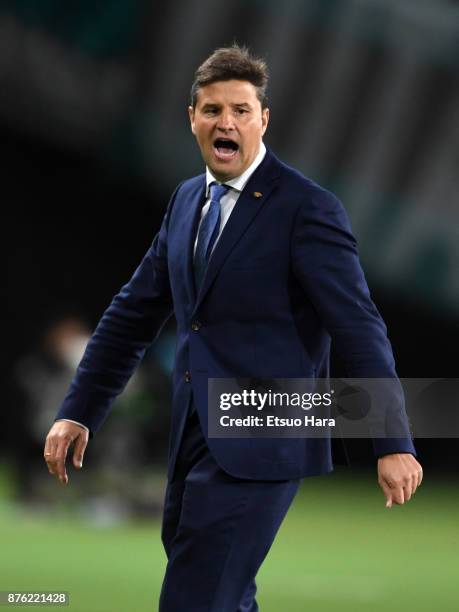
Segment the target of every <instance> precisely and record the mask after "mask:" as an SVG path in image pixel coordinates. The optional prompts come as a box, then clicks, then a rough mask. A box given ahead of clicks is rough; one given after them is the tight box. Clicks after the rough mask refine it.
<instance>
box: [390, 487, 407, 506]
mask: <svg viewBox="0 0 459 612" xmlns="http://www.w3.org/2000/svg"><path fill="white" fill-rule="evenodd" d="M392 501H393V502H394V503H396V504H398V505H403V504H404V503H405V494H404V491H403V487H401V486H396V487H394V488H393V489H392Z"/></svg>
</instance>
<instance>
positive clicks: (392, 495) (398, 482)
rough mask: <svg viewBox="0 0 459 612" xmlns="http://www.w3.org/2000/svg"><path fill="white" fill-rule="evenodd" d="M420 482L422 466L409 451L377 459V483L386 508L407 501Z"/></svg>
mask: <svg viewBox="0 0 459 612" xmlns="http://www.w3.org/2000/svg"><path fill="white" fill-rule="evenodd" d="M421 482H422V467H421V465H420V464H419V463H418V462H417V461H416V459H415V458H414V456H413V455H412V454H411V453H392V454H390V455H384V456H383V457H380V458H379V459H378V483H379V486H380V487H381V489H382V490H383V492H384V495H385V496H386V508H391V507H392V504H393V503H395V504H400V505H401V504H404V503H405V502H407V501H408V500H409V499H410V498H411V496H412V495H414V492H415V491H416V489H417V488H418V486H419V485H420V484H421Z"/></svg>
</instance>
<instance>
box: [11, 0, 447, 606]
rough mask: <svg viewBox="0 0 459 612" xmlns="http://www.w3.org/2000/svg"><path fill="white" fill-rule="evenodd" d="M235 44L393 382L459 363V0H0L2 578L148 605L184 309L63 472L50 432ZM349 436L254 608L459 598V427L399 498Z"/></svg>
mask: <svg viewBox="0 0 459 612" xmlns="http://www.w3.org/2000/svg"><path fill="white" fill-rule="evenodd" d="M233 41H237V42H239V43H240V44H247V45H248V46H249V47H250V48H251V49H252V51H254V52H256V53H259V54H261V55H264V56H265V57H266V59H267V60H268V63H269V66H270V72H271V87H270V92H269V94H270V107H271V123H270V126H269V130H268V132H267V137H266V139H265V140H266V142H267V144H268V145H269V146H271V147H272V148H273V150H274V151H275V152H276V154H278V156H279V157H281V158H282V159H284V160H285V161H286V162H287V163H290V164H292V165H294V166H296V167H297V168H298V169H300V170H301V171H302V172H303V173H304V174H306V175H307V176H309V177H311V178H313V179H314V180H316V181H318V182H319V183H321V184H323V185H324V186H326V187H327V188H329V189H331V190H332V191H334V192H335V193H336V194H337V195H338V196H339V197H340V199H341V200H342V201H343V203H344V205H345V206H346V208H347V210H348V212H349V215H350V217H351V221H352V225H353V228H354V232H355V234H356V236H357V238H358V242H359V247H360V254H361V259H362V263H363V266H364V268H365V271H366V274H367V278H368V281H369V284H370V287H371V289H372V294H373V297H374V300H375V302H376V303H377V305H378V307H379V309H380V311H381V313H382V315H383V317H384V319H385V320H386V323H387V325H388V329H389V336H390V339H391V341H392V344H393V348H394V352H395V356H396V361H397V366H398V373H399V375H400V376H402V377H418V378H420V377H457V373H458V365H457V363H458V360H457V355H458V348H457V347H458V341H459V306H458V305H459V196H458V193H459V78H458V67H459V44H458V43H459V4H458V2H455V1H447V0H436V1H435V0H405V1H404V2H400V1H396V0H326V1H324V0H322V1H320V0H284V1H283V2H279V1H275V0H263V1H261V0H233V2H230V3H229V2H224V1H223V0H212V1H211V0H201V1H199V2H198V1H197V0H175V1H173V2H170V3H168V4H165V3H156V2H140V1H139V2H133V1H132V0H99V1H98V2H97V3H94V2H89V1H88V0H80V2H78V3H69V2H65V3H62V2H59V1H58V0H40V2H35V1H32V0H21V1H19V0H16V1H14V0H3V2H2V3H1V4H0V158H1V191H0V193H1V194H2V204H3V210H4V222H3V227H4V229H5V230H6V231H4V232H3V236H4V238H3V241H4V243H5V247H6V248H5V255H6V260H7V267H6V279H5V283H4V285H3V291H4V294H5V295H4V300H3V302H4V304H5V305H6V309H5V317H4V321H5V324H4V332H3V338H4V349H3V351H2V354H1V359H2V364H1V365H2V372H3V374H4V378H5V382H4V387H3V388H4V389H5V390H6V393H5V397H4V404H3V410H2V417H1V418H2V421H1V427H0V443H1V450H0V457H1V461H2V462H1V470H0V590H7V589H16V590H17V589H22V590H37V589H40V590H52V589H53V590H59V589H62V590H67V591H70V593H71V605H70V608H69V609H70V610H72V611H74V612H77V611H78V612H98V611H100V612H102V611H110V612H118V611H119V612H121V611H125V610H133V611H135V612H143V611H146V610H153V609H155V606H156V603H155V602H156V598H157V594H158V590H159V587H160V582H161V578H162V574H163V571H164V566H165V558H164V554H163V552H162V548H161V543H160V539H159V520H160V514H161V505H162V495H163V490H164V484H165V483H164V475H165V468H164V466H165V458H166V449H167V435H168V401H169V382H168V377H169V373H170V368H171V363H172V357H173V349H174V327H173V324H170V325H169V326H168V327H167V329H165V330H164V332H163V335H162V337H161V339H160V341H159V342H158V343H156V344H155V345H154V346H152V347H151V349H150V350H149V351H148V353H147V355H146V357H145V360H144V362H143V364H142V366H141V367H140V368H139V370H138V372H137V374H136V375H135V376H134V377H133V379H132V380H131V382H130V383H129V385H128V387H127V389H126V391H125V393H124V394H123V396H121V397H120V399H119V401H117V403H116V405H115V408H114V410H113V413H112V415H111V417H110V418H109V420H108V421H107V423H106V425H105V427H104V428H103V430H102V431H101V432H100V433H99V434H98V436H97V438H96V439H94V441H93V442H91V443H90V447H89V449H88V451H87V457H86V459H85V468H84V469H83V471H82V472H81V473H78V474H75V473H74V472H73V471H72V470H71V471H70V474H69V475H70V486H69V487H68V488H66V489H64V488H61V487H60V486H59V485H58V484H57V483H54V481H52V480H51V478H50V477H49V475H48V473H47V470H46V467H45V465H44V463H43V462H42V445H43V438H44V436H45V435H46V433H47V431H48V428H49V426H50V423H51V422H52V419H53V416H54V414H55V412H56V411H57V408H58V406H59V403H60V401H61V400H62V398H63V395H64V393H65V390H66V388H67V385H68V384H69V381H70V379H71V376H72V373H73V371H74V369H75V367H76V364H77V362H78V359H79V357H80V355H81V351H82V350H83V349H84V345H85V342H86V340H87V338H88V336H89V334H90V333H91V331H92V329H93V328H94V326H95V325H96V323H97V321H98V319H99V317H100V316H101V314H102V312H103V310H104V309H105V308H106V306H107V305H108V303H109V302H110V300H111V297H112V296H113V295H114V294H115V293H116V292H117V291H118V289H119V288H120V286H121V285H122V284H124V283H125V282H126V281H127V280H128V279H129V277H130V275H131V274H132V272H133V270H134V269H135V267H136V265H137V264H138V262H139V261H140V259H141V257H142V256H143V254H144V252H145V251H146V250H147V248H148V247H149V245H150V243H151V241H152V239H153V236H154V234H155V233H156V231H157V229H158V228H159V225H160V222H161V219H162V215H163V213H164V210H165V207H166V204H167V201H168V198H169V195H170V193H171V192H172V190H173V189H174V187H175V185H176V184H177V182H178V181H179V180H182V179H183V178H185V177H188V176H192V175H193V174H195V173H198V172H201V171H202V163H201V159H200V156H199V153H198V149H197V146H196V144H195V142H194V139H193V137H192V135H191V133H190V131H189V127H188V119H187V113H186V106H187V104H188V93H189V87H190V84H191V80H192V75H193V72H194V69H195V68H196V67H197V65H198V64H199V63H200V62H201V61H202V60H203V59H204V58H205V57H206V56H207V55H208V54H209V53H210V52H211V51H212V50H213V49H214V48H216V47H218V46H221V45H224V44H230V43H231V42H233ZM333 364H334V375H336V376H339V375H340V364H339V362H338V360H337V359H334V361H333ZM438 409H439V411H441V405H439V406H438ZM350 448H351V452H350V454H349V455H348V457H347V461H346V463H347V465H348V467H339V466H338V468H337V470H336V472H335V473H333V474H332V475H330V476H329V477H326V478H322V479H311V480H310V481H306V482H305V483H304V484H303V486H302V489H301V493H300V495H299V496H298V498H297V500H296V502H295V505H294V507H293V508H292V511H291V513H290V514H289V516H288V518H287V520H286V522H285V524H284V526H283V528H282V531H281V533H280V534H279V537H278V540H276V543H275V545H274V551H273V553H272V554H271V555H270V556H269V557H268V560H267V562H266V564H265V566H264V567H263V570H262V572H261V574H260V579H259V584H260V587H261V589H260V590H261V593H260V603H261V609H263V610H264V611H266V612H279V611H281V610H286V609H288V610H291V611H292V612H294V611H297V610H298V611H300V610H305V609H308V608H309V609H314V610H317V611H327V612H328V611H331V610H335V609H337V608H338V607H339V609H342V610H354V611H360V610H362V611H364V610H365V611H366V610H375V611H378V610H383V609H384V610H387V608H388V607H390V608H391V609H392V610H395V611H398V610H402V609H403V610H406V609H415V608H416V609H417V610H426V611H427V610H429V611H430V610H432V609H433V608H434V607H435V608H437V609H441V610H442V611H446V610H457V609H458V607H459V603H458V602H459V587H458V585H457V580H456V577H455V575H456V573H457V567H458V564H459V533H458V528H457V507H458V500H459V494H458V489H457V484H458V478H457V476H458V469H459V447H458V444H457V440H455V439H443V440H419V441H418V442H417V448H418V451H419V455H420V459H421V461H422V463H423V465H424V468H425V482H424V484H423V485H422V487H421V489H420V490H419V492H418V493H417V494H416V499H415V500H413V501H412V502H410V504H408V505H407V506H406V507H404V508H394V509H392V510H391V511H385V510H384V502H383V497H382V494H381V493H380V491H379V490H378V487H377V484H376V479H375V462H374V459H373V458H372V456H371V451H370V447H369V445H366V444H365V443H363V442H362V441H358V442H357V441H356V442H354V443H353V444H352V445H350ZM336 453H337V458H338V459H339V454H340V449H339V448H336ZM341 459H342V460H343V461H344V458H341Z"/></svg>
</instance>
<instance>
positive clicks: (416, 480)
mask: <svg viewBox="0 0 459 612" xmlns="http://www.w3.org/2000/svg"><path fill="white" fill-rule="evenodd" d="M419 485H420V481H419V473H418V472H417V471H416V472H415V473H414V474H413V491H412V494H413V495H414V494H415V493H416V490H417V488H418V487H419Z"/></svg>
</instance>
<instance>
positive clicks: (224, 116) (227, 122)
mask: <svg viewBox="0 0 459 612" xmlns="http://www.w3.org/2000/svg"><path fill="white" fill-rule="evenodd" d="M217 128H218V129H220V130H222V131H223V132H226V131H228V130H233V129H234V118H233V115H232V113H231V112H230V111H223V112H222V113H221V114H220V117H219V118H218V123H217Z"/></svg>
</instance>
